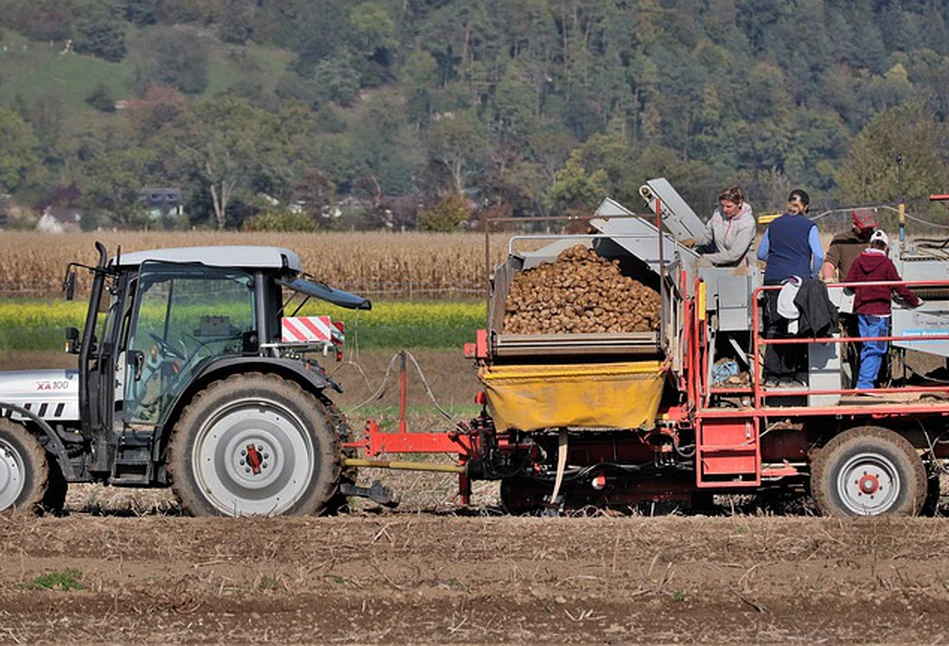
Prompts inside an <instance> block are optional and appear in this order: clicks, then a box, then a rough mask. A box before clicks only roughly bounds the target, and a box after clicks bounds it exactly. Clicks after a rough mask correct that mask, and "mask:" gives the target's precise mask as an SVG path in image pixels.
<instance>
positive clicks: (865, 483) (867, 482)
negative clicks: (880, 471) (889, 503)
mask: <svg viewBox="0 0 949 646" xmlns="http://www.w3.org/2000/svg"><path fill="white" fill-rule="evenodd" d="M858 486H859V487H860V491H861V493H865V494H867V495H870V494H875V493H876V492H877V490H878V489H879V488H880V479H879V478H877V477H876V476H875V475H871V474H868V473H865V474H863V477H861V478H860V482H859V483H858Z"/></svg>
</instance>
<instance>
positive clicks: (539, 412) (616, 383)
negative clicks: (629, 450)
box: [478, 361, 666, 431]
mask: <svg viewBox="0 0 949 646" xmlns="http://www.w3.org/2000/svg"><path fill="white" fill-rule="evenodd" d="M665 370H666V364H664V363H661V362H659V361H636V362H625V363H591V364H570V365H548V366H492V367H490V368H488V367H485V368H481V369H480V370H479V372H478V377H479V378H480V379H481V382H482V383H483V384H484V386H485V388H486V390H487V395H488V409H489V411H490V413H491V416H492V417H493V418H494V423H495V425H496V427H497V428H498V430H507V429H509V428H517V429H520V430H523V431H532V430H539V429H544V428H558V427H568V426H569V427H589V428H613V429H617V428H641V427H645V428H651V427H652V426H653V424H654V422H655V419H656V411H657V410H658V408H659V399H660V397H661V396H662V386H663V381H664V377H665Z"/></svg>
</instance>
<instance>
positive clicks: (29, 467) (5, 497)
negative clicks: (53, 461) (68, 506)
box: [0, 418, 49, 514]
mask: <svg viewBox="0 0 949 646" xmlns="http://www.w3.org/2000/svg"><path fill="white" fill-rule="evenodd" d="M48 486H49V462H48V461H47V458H46V451H45V450H44V449H43V446H42V445H41V444H40V443H39V441H38V440H37V439H36V438H35V437H34V436H33V435H32V434H31V433H30V432H29V431H27V430H26V429H25V428H23V426H22V425H20V424H17V423H16V422H13V421H11V420H9V419H5V418H0V511H7V510H11V509H17V510H20V511H25V512H27V513H34V514H35V513H39V512H40V511H42V509H43V502H44V497H45V496H46V492H47V488H48Z"/></svg>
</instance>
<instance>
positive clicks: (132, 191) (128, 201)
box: [82, 146, 161, 227]
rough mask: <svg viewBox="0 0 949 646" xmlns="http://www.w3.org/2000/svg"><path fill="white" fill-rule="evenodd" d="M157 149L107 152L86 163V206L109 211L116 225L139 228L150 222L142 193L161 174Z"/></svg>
mask: <svg viewBox="0 0 949 646" xmlns="http://www.w3.org/2000/svg"><path fill="white" fill-rule="evenodd" d="M160 165H161V160H160V159H159V158H158V155H157V154H156V152H155V151H154V150H150V149H147V148H142V147H139V146H133V147H130V148H126V149H125V150H110V151H103V152H100V153H98V154H95V155H93V157H92V159H91V160H90V161H89V163H88V164H86V165H85V167H84V169H85V181H84V191H83V196H82V202H83V205H84V206H85V207H86V208H87V209H89V210H91V211H95V212H101V213H105V214H106V215H107V216H108V217H109V218H110V219H111V220H112V221H113V222H114V223H115V224H119V225H122V226H126V227H129V226H131V227H138V226H142V225H144V224H147V223H148V219H147V213H146V210H145V205H144V203H143V202H142V201H141V196H142V192H143V191H144V190H145V188H146V187H148V186H149V184H151V182H152V181H153V180H154V179H155V178H157V177H158V176H159V174H160Z"/></svg>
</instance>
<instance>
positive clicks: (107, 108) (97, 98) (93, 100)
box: [86, 83, 115, 112]
mask: <svg viewBox="0 0 949 646" xmlns="http://www.w3.org/2000/svg"><path fill="white" fill-rule="evenodd" d="M86 103H88V104H89V105H91V106H92V107H93V108H95V109H96V110H99V111H100V112H115V97H114V96H112V92H111V91H110V90H109V88H108V87H106V85H105V83H99V84H98V85H97V86H96V87H95V89H94V90H93V91H92V92H90V93H89V94H88V95H87V96H86Z"/></svg>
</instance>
